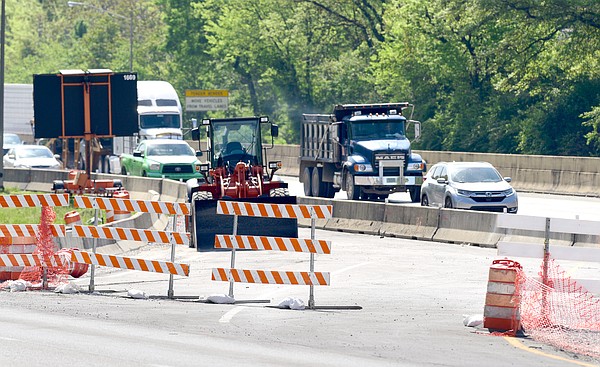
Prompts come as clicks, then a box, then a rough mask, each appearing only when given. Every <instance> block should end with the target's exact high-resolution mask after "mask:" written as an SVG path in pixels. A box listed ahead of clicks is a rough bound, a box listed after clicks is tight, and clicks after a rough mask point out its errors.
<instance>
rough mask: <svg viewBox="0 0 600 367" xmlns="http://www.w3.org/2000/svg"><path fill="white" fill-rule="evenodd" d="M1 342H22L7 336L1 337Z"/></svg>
mask: <svg viewBox="0 0 600 367" xmlns="http://www.w3.org/2000/svg"><path fill="white" fill-rule="evenodd" d="M0 340H8V341H17V342H18V341H20V340H19V339H15V338H9V337H7V336H0Z"/></svg>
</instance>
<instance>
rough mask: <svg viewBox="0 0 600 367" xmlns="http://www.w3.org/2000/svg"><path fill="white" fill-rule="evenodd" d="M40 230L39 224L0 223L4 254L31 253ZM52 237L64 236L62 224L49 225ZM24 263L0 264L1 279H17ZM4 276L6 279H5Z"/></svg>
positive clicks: (0, 237) (0, 240)
mask: <svg viewBox="0 0 600 367" xmlns="http://www.w3.org/2000/svg"><path fill="white" fill-rule="evenodd" d="M39 232H40V225H39V224H0V243H7V245H6V246H2V251H1V252H2V253H3V254H5V255H11V254H12V255H31V254H32V253H33V252H34V251H35V249H36V247H37V244H36V238H37V236H38V233H39ZM50 232H51V234H52V237H65V233H66V228H65V226H64V225H62V224H53V225H51V226H50ZM24 266H25V265H0V278H1V279H2V280H15V279H18V278H19V276H20V275H21V272H22V271H23V268H24ZM5 278H6V279H5Z"/></svg>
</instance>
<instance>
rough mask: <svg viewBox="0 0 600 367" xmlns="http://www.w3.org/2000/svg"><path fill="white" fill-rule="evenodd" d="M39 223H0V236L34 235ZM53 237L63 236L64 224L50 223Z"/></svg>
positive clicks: (38, 228) (64, 231) (64, 233)
mask: <svg viewBox="0 0 600 367" xmlns="http://www.w3.org/2000/svg"><path fill="white" fill-rule="evenodd" d="M39 231H40V224H0V237H36V235H37V233H38V232H39ZM50 231H51V232H52V236H53V237H65V235H66V229H65V225H64V224H52V225H50Z"/></svg>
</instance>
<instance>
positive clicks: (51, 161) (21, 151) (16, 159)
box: [3, 145, 63, 169]
mask: <svg viewBox="0 0 600 367" xmlns="http://www.w3.org/2000/svg"><path fill="white" fill-rule="evenodd" d="M59 158H60V156H59V155H58V154H52V151H51V150H50V149H48V148H47V147H45V146H43V145H15V146H13V147H12V148H10V149H9V150H8V152H7V153H6V154H5V155H4V158H3V162H4V167H12V168H47V169H62V168H63V164H62V162H60V161H59V160H58V159H59Z"/></svg>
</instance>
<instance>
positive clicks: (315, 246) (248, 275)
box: [212, 200, 333, 308]
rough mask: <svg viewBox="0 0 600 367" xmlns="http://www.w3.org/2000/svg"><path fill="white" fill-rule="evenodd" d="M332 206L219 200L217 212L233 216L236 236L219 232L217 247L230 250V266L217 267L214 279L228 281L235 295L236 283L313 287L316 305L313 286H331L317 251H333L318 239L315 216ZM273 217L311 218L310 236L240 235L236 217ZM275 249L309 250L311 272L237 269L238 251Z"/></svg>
mask: <svg viewBox="0 0 600 367" xmlns="http://www.w3.org/2000/svg"><path fill="white" fill-rule="evenodd" d="M332 212H333V206H332V205H299V204H268V203H251V202H238V201H221V200H220V201H218V202H217V214H225V215H234V220H233V223H234V224H233V235H231V236H229V235H216V236H215V248H229V249H231V268H230V269H224V268H215V269H213V270H212V279H213V280H220V281H229V296H230V297H232V298H233V284H234V283H235V282H245V283H260V284H297V285H308V286H310V295H309V300H308V307H309V308H315V301H314V286H315V285H329V279H330V277H329V273H328V272H315V258H314V256H315V254H317V253H321V254H329V253H331V244H330V243H329V242H327V241H317V240H315V221H316V219H329V218H331V217H332ZM239 215H243V216H253V217H270V218H292V219H311V238H310V240H308V239H296V238H282V237H266V236H238V235H237V217H238V216H239ZM236 249H252V250H272V251H293V252H308V253H310V270H309V271H308V272H289V271H264V270H242V269H235V250H236Z"/></svg>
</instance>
